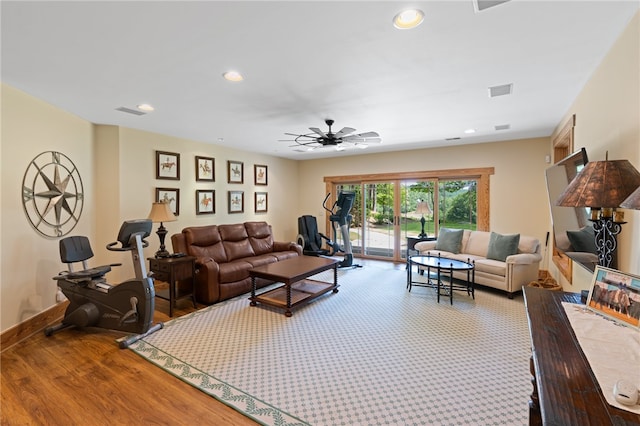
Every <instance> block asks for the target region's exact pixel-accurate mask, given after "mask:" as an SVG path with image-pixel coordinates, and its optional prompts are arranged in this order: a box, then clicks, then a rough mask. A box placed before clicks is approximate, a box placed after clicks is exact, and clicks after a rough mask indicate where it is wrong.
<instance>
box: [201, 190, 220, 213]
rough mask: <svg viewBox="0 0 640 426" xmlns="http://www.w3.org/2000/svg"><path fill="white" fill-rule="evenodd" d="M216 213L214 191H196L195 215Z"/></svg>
mask: <svg viewBox="0 0 640 426" xmlns="http://www.w3.org/2000/svg"><path fill="white" fill-rule="evenodd" d="M215 212H216V191H214V190H213V189H197V190H196V214H213V213H215Z"/></svg>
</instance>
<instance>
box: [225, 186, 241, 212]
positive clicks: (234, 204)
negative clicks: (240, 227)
mask: <svg viewBox="0 0 640 426" xmlns="http://www.w3.org/2000/svg"><path fill="white" fill-rule="evenodd" d="M227 194H228V195H227V197H228V199H229V213H243V212H244V191H227Z"/></svg>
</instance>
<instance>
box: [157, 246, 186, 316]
mask: <svg viewBox="0 0 640 426" xmlns="http://www.w3.org/2000/svg"><path fill="white" fill-rule="evenodd" d="M148 260H149V270H150V271H151V272H152V273H153V275H152V277H153V278H154V279H155V280H158V281H163V282H166V283H168V284H169V290H160V291H158V290H157V289H156V297H159V298H161V299H164V300H168V301H169V316H170V317H172V316H173V307H174V306H175V304H176V301H177V300H180V299H184V298H186V297H191V300H192V302H193V307H194V308H196V294H195V272H196V258H195V257H193V256H183V257H159V258H155V257H150V258H148ZM185 280H189V281H191V288H190V289H188V290H183V289H180V288H179V286H178V285H177V284H178V281H185Z"/></svg>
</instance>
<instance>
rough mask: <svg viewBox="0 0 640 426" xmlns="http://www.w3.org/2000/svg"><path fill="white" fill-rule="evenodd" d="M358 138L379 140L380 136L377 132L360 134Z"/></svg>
mask: <svg viewBox="0 0 640 426" xmlns="http://www.w3.org/2000/svg"><path fill="white" fill-rule="evenodd" d="M358 136H360V137H361V138H379V137H380V135H379V134H378V133H376V132H365V133H359V134H358Z"/></svg>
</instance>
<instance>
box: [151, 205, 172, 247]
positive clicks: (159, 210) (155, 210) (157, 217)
mask: <svg viewBox="0 0 640 426" xmlns="http://www.w3.org/2000/svg"><path fill="white" fill-rule="evenodd" d="M148 219H151V221H152V222H154V223H158V222H160V227H159V228H158V231H156V234H158V237H159V238H160V250H158V251H157V252H156V257H167V256H169V255H170V253H169V252H168V251H167V250H166V249H165V246H164V239H165V237H166V236H167V228H165V227H164V224H163V222H173V221H175V220H177V219H176V217H175V216H174V214H173V212H172V211H171V208H170V206H169V203H163V202H159V203H153V205H152V206H151V211H150V212H149V217H148Z"/></svg>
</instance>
